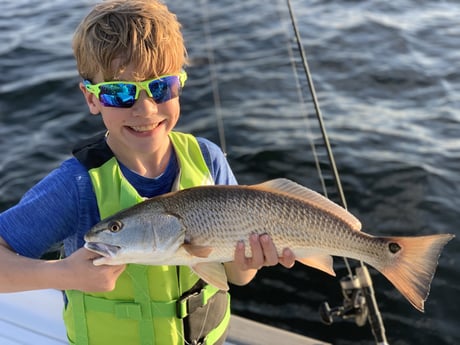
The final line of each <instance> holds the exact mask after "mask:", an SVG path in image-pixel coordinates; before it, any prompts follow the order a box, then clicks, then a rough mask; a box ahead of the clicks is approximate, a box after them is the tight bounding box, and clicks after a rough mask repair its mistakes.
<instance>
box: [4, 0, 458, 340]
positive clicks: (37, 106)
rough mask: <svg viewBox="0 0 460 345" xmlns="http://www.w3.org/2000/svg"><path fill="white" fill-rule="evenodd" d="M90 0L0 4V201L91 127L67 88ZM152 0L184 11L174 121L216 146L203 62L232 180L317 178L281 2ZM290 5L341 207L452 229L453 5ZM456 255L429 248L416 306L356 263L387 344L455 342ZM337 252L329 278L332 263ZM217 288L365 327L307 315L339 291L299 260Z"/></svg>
mask: <svg viewBox="0 0 460 345" xmlns="http://www.w3.org/2000/svg"><path fill="white" fill-rule="evenodd" d="M93 3H94V1H89V0H77V1H64V0H53V1H38V0H29V1H27V0H22V1H16V0H15V1H8V0H0V9H1V11H0V72H1V73H0V152H2V155H1V156H0V209H2V210H3V209H6V208H7V207H9V206H11V205H13V204H14V203H16V202H17V201H18V200H19V198H20V197H21V195H22V194H23V193H24V192H25V191H26V190H27V189H28V188H30V187H31V186H32V185H33V184H34V183H36V182H37V181H38V180H39V179H41V178H42V177H43V176H44V175H45V174H46V173H47V172H49V171H50V170H51V169H53V168H54V167H56V166H58V164H59V162H61V161H62V160H63V159H65V158H66V157H68V154H69V150H70V147H71V146H72V144H73V143H74V142H76V141H78V140H79V139H80V138H83V137H86V136H87V135H88V134H90V133H94V132H96V131H98V130H100V129H101V128H102V127H101V123H100V120H99V118H98V117H95V116H91V115H89V113H88V111H87V109H86V106H85V104H84V101H83V98H82V96H81V95H80V91H79V90H78V87H77V83H78V81H79V79H78V76H77V74H76V71H75V64H74V61H73V58H72V52H71V47H70V40H71V36H72V32H73V30H74V28H75V27H76V25H77V23H78V22H79V20H80V19H81V18H82V17H83V15H84V14H85V13H86V12H87V11H88V8H89V7H90V6H91V5H92V4H93ZM167 3H168V4H169V6H170V8H171V9H173V10H174V11H175V12H176V13H177V14H178V16H179V18H180V20H181V21H182V23H183V29H184V35H185V38H186V41H187V45H188V49H189V55H190V60H191V66H190V67H189V68H188V72H189V80H188V82H187V86H186V89H185V90H184V93H183V96H182V98H181V103H182V118H181V121H180V123H179V128H180V129H182V130H186V131H192V132H193V133H195V134H197V135H202V136H206V137H208V138H210V139H212V140H214V141H215V142H217V143H219V142H220V139H219V135H218V131H217V122H216V117H215V115H214V114H215V113H216V109H215V107H214V101H213V93H212V88H211V79H210V76H211V75H213V74H215V75H216V81H217V85H218V90H219V96H220V97H219V98H220V103H221V107H220V108H219V109H217V112H218V113H219V114H221V115H222V117H223V123H224V129H225V139H226V151H227V153H228V159H229V161H230V163H231V165H232V167H233V169H234V171H235V173H236V175H237V177H238V179H239V181H240V182H241V183H255V182H260V181H263V180H266V179H269V178H273V177H288V178H291V179H293V180H296V181H298V182H300V183H302V184H304V185H308V186H310V187H312V188H314V189H317V190H321V184H320V180H319V179H318V172H317V170H316V167H315V163H314V155H313V153H312V150H311V142H312V143H313V144H315V145H317V146H316V147H317V154H318V155H319V157H320V161H321V166H322V167H323V168H324V172H325V174H326V175H327V174H328V165H327V160H326V157H325V155H324V149H323V148H322V147H321V145H320V143H321V137H320V132H319V131H318V127H317V125H316V122H315V120H314V109H313V106H312V105H311V100H310V98H309V96H308V90H307V86H306V82H305V76H304V74H302V68H301V65H300V59H299V52H298V49H297V47H296V42H295V40H294V36H293V33H292V27H291V25H290V21H289V18H288V16H287V8H286V3H285V2H284V1H273V2H270V3H264V5H263V6H261V5H260V2H258V1H256V0H247V1H226V0H225V1H224V0H220V1H219V2H209V3H207V2H206V1H204V0H203V1H186V2H184V1H179V0H170V1H167ZM292 6H293V9H294V12H295V15H296V19H297V22H298V25H299V28H300V32H301V35H302V41H303V43H304V48H305V50H306V53H307V57H308V62H309V66H310V69H311V71H312V76H313V80H314V83H315V86H316V90H317V94H318V99H319V103H320V106H321V110H322V113H323V117H324V119H325V123H326V128H327V131H328V134H329V137H330V140H331V144H332V147H333V151H334V154H335V158H336V161H337V166H338V170H339V172H340V176H341V178H342V183H343V186H344V190H345V195H346V198H347V202H348V206H349V209H350V210H351V211H352V212H353V213H354V214H355V215H356V216H358V217H359V218H360V219H361V221H362V223H363V225H364V229H366V231H368V232H371V233H373V234H378V235H389V234H392V235H403V234H405V235H407V234H413V235H415V234H428V233H444V232H450V233H456V234H457V235H458V230H457V224H458V221H457V218H458V217H457V215H458V209H459V206H460V177H459V176H460V174H459V164H458V162H459V160H460V140H458V138H459V137H460V112H459V110H458V109H460V50H459V49H458V47H460V26H459V24H458V17H459V15H460V3H458V2H457V1H436V2H433V1H429V0H399V1H394V2H388V1H379V0H369V1H314V0H303V1H300V0H298V1H292ZM206 27H207V28H208V29H209V32H210V33H211V35H210V38H209V39H206V30H205V28H206ZM209 47H212V51H213V55H212V56H210V55H209V53H208V48H209ZM289 50H292V57H290V54H289ZM210 61H213V62H214V63H213V64H212V65H210V64H209V62H210ZM291 61H295V62H296V66H297V67H296V68H295V71H296V73H298V74H299V78H300V86H301V88H302V90H303V93H302V97H303V98H304V100H305V104H302V103H301V102H299V94H298V91H297V90H298V86H297V84H296V78H295V75H294V72H293V69H292V67H291ZM328 181H329V182H330V178H328V177H326V182H327V183H326V184H327V186H329V185H330V183H329V182H328ZM331 197H334V195H331ZM458 253H460V246H459V244H458V239H455V240H454V241H452V242H451V243H449V244H448V246H447V247H446V248H445V250H444V252H443V254H442V256H441V258H440V262H439V268H438V271H437V273H436V276H435V279H434V281H433V284H432V291H431V294H430V296H429V299H428V301H427V302H426V305H425V309H426V312H425V313H424V314H422V313H419V312H418V311H416V310H415V309H413V308H412V307H411V306H410V305H409V304H408V303H407V302H406V301H405V300H404V299H403V298H402V297H401V295H400V294H399V293H398V292H397V291H396V290H395V289H394V288H393V287H392V286H391V285H390V284H389V283H388V282H387V281H386V280H385V279H384V278H383V277H382V276H381V275H379V274H378V273H376V272H375V271H373V270H372V271H371V273H372V276H373V278H374V288H375V290H376V297H377V300H378V302H379V306H380V310H381V312H382V316H383V320H384V324H385V328H386V331H387V337H388V340H389V343H390V344H398V345H405V344H457V343H458V342H459V341H460V335H459V334H458V330H457V328H458V324H459V323H460V318H459V316H458V313H457V306H458V301H459V298H458V296H459V293H460V291H459V290H460V289H459V287H458V285H457V284H458V283H459V282H460V270H459V269H458V268H457V265H456V264H457V263H458V260H459V259H460V256H459V255H460V254H458ZM336 262H337V264H336V271H337V273H338V277H342V276H344V275H345V274H346V271H345V269H344V266H343V264H342V263H341V260H340V259H337V260H336ZM352 264H353V265H355V263H352ZM232 290H233V300H234V303H233V307H234V312H235V313H237V314H240V315H243V316H247V317H250V318H253V319H256V320H259V321H262V322H265V323H268V324H272V325H275V326H279V327H282V328H285V329H288V330H291V331H294V332H298V333H302V334H306V335H309V336H313V337H317V338H320V339H322V340H326V341H329V342H331V343H333V344H340V345H345V344H366V345H367V344H374V343H375V342H374V340H373V336H372V333H371V331H370V329H369V327H368V326H365V327H362V328H360V327H357V326H356V325H355V324H354V323H353V322H352V321H341V322H335V323H334V324H333V325H332V326H326V325H323V324H322V323H321V322H320V319H319V316H318V312H317V309H318V306H319V304H320V303H321V302H322V301H324V300H328V301H329V303H330V304H331V306H335V305H337V304H339V303H340V302H341V292H340V288H339V284H338V280H337V279H334V278H331V277H328V276H326V275H325V274H323V273H321V272H317V271H315V270H313V269H309V268H305V267H300V265H296V267H295V268H294V269H292V270H286V269H283V268H270V269H264V270H262V271H261V272H260V273H259V275H258V277H257V279H256V280H255V281H254V282H252V283H251V284H250V285H249V286H247V287H244V288H234V289H232Z"/></svg>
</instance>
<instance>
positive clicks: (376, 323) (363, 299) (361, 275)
mask: <svg viewBox="0 0 460 345" xmlns="http://www.w3.org/2000/svg"><path fill="white" fill-rule="evenodd" d="M286 2H287V7H288V10H289V16H290V19H291V24H292V27H293V30H294V34H295V38H296V42H297V46H298V49H299V52H300V57H301V60H302V65H303V69H304V72H305V76H306V78H307V82H308V87H309V90H310V95H311V97H312V100H313V105H314V108H315V114H316V118H317V120H318V125H319V127H320V129H321V134H322V139H323V142H324V146H325V148H326V151H327V156H328V159H329V164H330V166H331V169H332V173H333V177H334V181H335V185H336V188H337V191H338V194H339V197H340V200H341V203H342V205H343V207H344V208H345V209H346V208H347V203H346V199H345V193H344V191H343V187H342V183H341V180H340V175H339V172H338V170H337V165H336V163H335V159H334V155H333V152H332V148H331V145H330V142H329V136H328V135H327V132H326V126H325V125H324V120H323V116H322V114H321V110H320V107H319V102H318V98H317V96H316V90H315V87H314V84H313V79H312V77H311V73H310V68H309V65H308V61H307V56H306V53H305V50H304V47H303V44H302V40H301V37H300V32H299V29H298V26H297V23H296V19H295V16H294V11H293V9H292V6H291V1H290V0H286ZM316 166H317V167H319V163H317V164H316ZM318 172H319V173H320V175H321V172H320V170H319V171H318ZM322 184H323V188H324V191H325V192H326V189H325V187H324V186H325V183H324V182H322ZM344 260H345V264H346V265H347V268H348V271H349V275H348V276H347V277H344V278H342V279H341V281H340V285H341V287H342V293H343V296H344V301H343V305H341V306H338V307H335V308H330V307H329V304H328V303H327V302H324V303H323V304H322V305H321V307H320V316H321V318H322V321H323V322H324V323H326V324H331V323H332V322H333V317H341V318H343V319H347V318H354V319H355V322H356V324H357V325H358V326H364V324H365V323H366V319H367V320H368V321H369V324H370V326H371V329H372V333H373V335H374V338H375V340H376V342H377V345H388V341H387V339H386V335H385V327H384V325H383V319H382V316H381V314H380V311H379V308H378V304H377V300H376V298H375V293H374V288H373V284H372V279H371V276H370V274H369V271H368V269H367V267H366V265H365V264H364V263H363V262H360V267H357V268H356V274H354V275H353V274H352V272H351V269H350V266H349V264H348V260H347V259H346V258H344Z"/></svg>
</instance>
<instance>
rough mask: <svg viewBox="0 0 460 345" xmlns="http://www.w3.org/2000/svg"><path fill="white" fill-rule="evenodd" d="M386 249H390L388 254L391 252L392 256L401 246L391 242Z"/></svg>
mask: <svg viewBox="0 0 460 345" xmlns="http://www.w3.org/2000/svg"><path fill="white" fill-rule="evenodd" d="M388 249H390V252H392V253H393V254H396V253H397V252H399V251H400V250H401V246H400V245H399V244H397V243H396V242H391V243H390V244H388Z"/></svg>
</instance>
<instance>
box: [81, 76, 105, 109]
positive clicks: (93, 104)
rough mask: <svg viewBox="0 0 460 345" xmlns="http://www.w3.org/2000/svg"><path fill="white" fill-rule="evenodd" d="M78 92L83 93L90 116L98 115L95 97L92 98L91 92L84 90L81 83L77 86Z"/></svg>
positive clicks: (97, 103)
mask: <svg viewBox="0 0 460 345" xmlns="http://www.w3.org/2000/svg"><path fill="white" fill-rule="evenodd" d="M79 87H80V90H81V92H82V93H83V96H84V97H85V101H86V104H88V108H89V111H90V113H91V114H93V115H98V114H99V113H100V110H99V102H98V101H97V99H96V96H94V95H93V94H92V93H91V92H89V91H88V90H86V87H85V85H83V83H80V84H79Z"/></svg>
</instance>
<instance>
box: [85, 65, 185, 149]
mask: <svg viewBox="0 0 460 345" xmlns="http://www.w3.org/2000/svg"><path fill="white" fill-rule="evenodd" d="M132 75H133V73H132V70H131V69H130V68H127V69H126V70H125V71H124V72H123V73H122V74H121V75H120V77H119V80H124V81H132V80H133V79H132ZM103 81H104V80H102V77H101V76H97V77H96V78H94V80H93V83H99V82H103ZM80 88H81V89H82V91H83V94H84V95H85V99H86V102H87V104H88V106H89V109H90V111H91V113H92V114H95V115H96V114H99V113H100V114H101V115H102V119H103V122H104V125H105V126H106V128H107V130H108V131H109V133H110V135H109V139H108V140H109V144H110V146H111V148H112V150H114V152H115V154H117V155H118V156H131V157H132V156H143V155H151V154H159V155H161V154H165V153H166V152H167V149H168V147H169V139H168V134H169V132H170V131H171V130H172V129H173V128H174V127H175V126H176V124H177V121H178V120H179V113H180V106H179V97H175V98H172V99H170V100H169V101H166V102H164V103H160V104H157V103H155V101H154V100H153V99H152V98H150V97H149V96H148V95H147V93H146V92H145V90H141V92H140V95H139V98H138V99H137V100H136V102H135V103H134V105H133V106H132V107H131V108H113V107H105V106H104V105H102V104H101V102H100V101H99V100H98V99H97V97H96V96H95V95H93V94H91V93H89V92H88V91H87V90H86V89H85V88H84V87H83V86H82V85H81V86H80Z"/></svg>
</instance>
